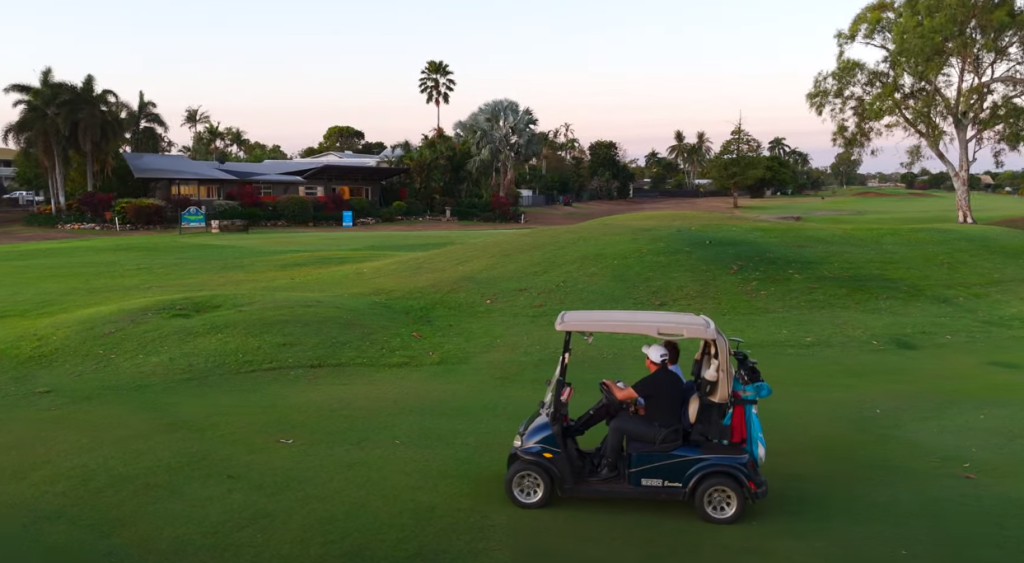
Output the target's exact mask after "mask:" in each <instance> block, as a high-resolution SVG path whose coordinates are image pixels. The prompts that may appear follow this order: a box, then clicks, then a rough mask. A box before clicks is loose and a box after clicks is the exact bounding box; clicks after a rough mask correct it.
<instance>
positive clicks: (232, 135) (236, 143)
mask: <svg viewBox="0 0 1024 563" xmlns="http://www.w3.org/2000/svg"><path fill="white" fill-rule="evenodd" d="M224 142H225V143H227V145H228V146H231V147H233V148H234V149H235V153H236V154H237V155H238V156H242V155H243V154H245V149H246V147H248V146H249V139H246V138H245V131H242V130H241V129H239V128H238V127H225V128H224Z"/></svg>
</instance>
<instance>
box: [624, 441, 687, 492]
mask: <svg viewBox="0 0 1024 563" xmlns="http://www.w3.org/2000/svg"><path fill="white" fill-rule="evenodd" d="M699 456H700V450H698V449H696V448H692V447H686V446H684V447H681V448H678V449H676V450H673V451H670V452H640V453H632V454H630V455H629V484H630V485H631V486H634V487H650V486H656V487H679V488H685V487H686V486H687V485H688V483H687V481H686V476H687V475H688V474H689V473H690V470H691V469H693V467H694V466H696V465H697V464H698V463H700V462H701V461H702V458H701V457H699Z"/></svg>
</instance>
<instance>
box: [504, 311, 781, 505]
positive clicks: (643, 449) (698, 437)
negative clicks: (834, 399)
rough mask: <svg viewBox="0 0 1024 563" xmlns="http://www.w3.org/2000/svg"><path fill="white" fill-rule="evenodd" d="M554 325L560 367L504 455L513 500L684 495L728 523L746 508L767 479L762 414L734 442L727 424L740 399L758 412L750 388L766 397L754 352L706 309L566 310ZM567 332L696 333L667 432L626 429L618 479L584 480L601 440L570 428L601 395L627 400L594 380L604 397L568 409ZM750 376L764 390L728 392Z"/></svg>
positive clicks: (750, 416) (683, 336)
mask: <svg viewBox="0 0 1024 563" xmlns="http://www.w3.org/2000/svg"><path fill="white" fill-rule="evenodd" d="M555 330H558V331H560V332H563V333H565V339H564V344H563V348H562V355H561V357H560V358H559V361H558V368H557V369H556V371H555V375H554V377H553V378H552V379H551V380H550V381H549V382H548V384H547V392H546V393H545V395H544V400H543V401H541V402H540V404H539V405H538V408H537V411H536V412H534V413H533V414H532V415H530V417H529V418H527V419H526V420H525V421H524V422H523V423H522V425H520V427H519V430H518V431H517V432H516V436H515V439H514V440H513V442H512V450H511V452H510V453H509V455H508V460H507V469H508V472H507V474H506V476H505V491H506V493H507V494H508V497H509V499H510V500H511V501H512V502H513V503H514V504H515V505H517V506H519V507H521V508H540V507H542V506H544V505H546V504H547V503H548V502H549V501H550V500H551V497H552V496H553V495H554V494H555V493H556V492H557V493H558V494H559V495H560V496H563V497H596V498H630V499H662V500H676V501H688V502H692V503H693V504H694V506H695V508H696V510H697V513H698V514H699V515H700V516H701V517H702V518H703V519H704V520H706V521H708V522H711V523H715V524H731V523H733V522H735V521H736V520H738V519H739V518H740V516H741V515H742V514H743V511H744V508H745V506H746V504H747V502H754V501H757V500H760V499H763V498H765V496H766V495H767V494H768V483H767V481H766V480H765V479H764V477H763V476H762V475H761V473H760V471H759V465H760V464H761V463H762V462H763V459H764V442H763V437H762V436H761V432H760V422H759V421H758V422H757V424H758V426H757V429H756V430H755V431H754V433H755V435H752V436H749V437H747V436H746V435H745V438H746V439H744V440H742V442H740V443H737V441H736V440H735V434H734V433H731V431H732V430H734V428H735V425H733V427H730V425H729V424H730V422H736V421H735V420H731V419H733V418H736V419H740V420H742V419H743V418H744V417H743V414H742V413H741V414H736V411H737V410H738V411H744V410H745V409H746V411H745V412H746V414H747V421H748V422H752V421H755V420H756V419H757V416H756V407H755V406H753V405H756V402H757V401H756V399H757V397H758V396H760V397H766V396H768V395H769V394H770V393H771V391H770V388H769V387H767V384H766V383H764V382H763V380H761V378H760V372H759V371H758V370H757V368H756V363H757V362H756V361H754V360H751V359H750V358H749V357H748V356H747V355H746V353H744V352H742V351H738V350H737V351H734V352H731V351H730V347H729V339H727V338H726V337H725V335H724V334H722V332H721V331H719V330H718V328H717V327H716V326H715V323H714V322H713V321H712V320H711V319H709V318H707V317H705V316H702V315H701V316H698V315H693V314H689V313H670V312H661V311H568V312H563V313H562V314H560V315H559V316H558V319H557V320H556V322H555ZM573 333H577V334H581V335H582V336H583V337H584V338H586V340H587V342H591V341H592V340H593V336H594V333H615V334H634V335H642V336H648V337H652V338H656V339H658V340H673V341H682V340H693V341H694V344H695V347H696V348H697V349H698V350H697V354H696V356H695V357H694V361H693V367H692V370H691V377H692V379H693V382H692V384H690V383H687V388H688V390H689V392H688V393H687V395H688V396H686V397H685V398H684V403H683V409H682V410H683V417H682V418H683V420H681V421H680V425H679V427H678V428H675V429H672V430H670V431H666V432H664V433H663V435H662V436H661V437H660V438H659V439H658V443H653V444H651V443H641V442H637V441H631V440H629V439H627V440H626V448H625V450H624V453H623V457H622V459H620V460H619V475H620V476H619V477H618V478H617V479H615V480H611V481H604V482H594V481H592V480H590V477H591V476H592V475H594V473H595V472H596V471H597V467H598V464H599V462H600V458H601V449H600V448H596V449H594V450H586V449H583V448H581V447H580V446H579V444H578V443H577V435H578V432H577V431H576V429H578V427H577V424H578V423H580V422H581V421H582V419H583V418H585V417H587V416H588V414H589V413H593V412H595V409H597V408H598V407H600V406H602V404H603V405H605V406H608V405H611V404H612V403H614V405H615V407H616V408H625V407H623V406H622V405H621V404H620V403H619V402H618V401H617V400H616V399H615V397H614V395H612V393H611V392H610V391H608V390H607V389H606V388H605V387H604V386H603V385H600V387H601V392H602V398H601V401H599V402H598V404H597V405H595V406H594V408H591V409H590V410H588V411H587V413H584V414H583V415H582V416H581V417H580V418H578V419H575V420H574V419H572V418H570V417H569V401H570V399H571V398H572V394H573V387H572V383H570V382H569V381H568V380H567V379H566V373H567V368H568V364H569V357H570V354H571V340H572V335H573ZM732 340H734V341H736V342H742V340H739V339H732ZM730 357H731V358H732V359H733V360H734V361H735V362H736V367H735V368H733V366H732V365H731V362H730V361H729V359H730ZM680 363H682V361H681V362H680ZM734 382H735V385H736V386H735V387H734ZM755 384H756V385H759V386H760V387H758V389H762V390H764V391H762V392H761V394H760V395H757V394H755V395H747V394H743V393H742V392H737V393H734V390H737V389H738V390H741V391H742V390H743V389H749V388H751V387H752V386H753V385H755ZM747 397H753V398H747ZM750 409H753V410H752V411H751V410H750ZM734 414H735V415H736V416H733V415H734ZM740 424H744V423H743V422H740ZM731 438H732V439H731Z"/></svg>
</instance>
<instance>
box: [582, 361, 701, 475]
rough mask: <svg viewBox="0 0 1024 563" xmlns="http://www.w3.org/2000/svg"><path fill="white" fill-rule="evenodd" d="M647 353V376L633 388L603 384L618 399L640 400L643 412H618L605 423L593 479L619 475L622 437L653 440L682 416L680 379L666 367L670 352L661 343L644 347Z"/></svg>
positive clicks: (676, 424) (682, 390) (677, 422)
mask: <svg viewBox="0 0 1024 563" xmlns="http://www.w3.org/2000/svg"><path fill="white" fill-rule="evenodd" d="M643 352H644V354H645V355H646V356H647V358H646V360H647V361H646V363H647V370H648V371H650V375H647V376H646V377H644V378H643V379H641V380H640V381H637V382H636V383H634V384H633V386H632V387H626V388H625V389H622V388H620V387H619V386H617V385H616V384H615V383H614V382H611V381H608V380H605V381H603V382H602V385H604V386H605V388H606V389H608V391H609V392H610V393H611V394H612V395H614V396H615V398H616V399H618V400H619V401H634V400H637V399H642V400H643V414H633V413H630V412H629V411H626V410H622V411H619V412H618V413H617V414H616V416H615V418H613V419H612V420H611V422H610V423H609V425H608V436H607V437H606V438H605V441H604V450H603V452H602V455H603V459H602V461H601V467H600V469H599V470H598V473H597V475H595V476H594V477H593V478H592V480H594V481H607V480H609V479H612V478H614V477H616V476H617V475H618V474H619V463H618V462H619V458H621V457H622V440H623V438H627V437H628V438H632V439H634V440H639V441H641V442H650V443H656V442H658V439H659V438H660V437H661V436H662V435H663V434H664V433H665V432H667V431H669V430H671V429H674V428H677V427H678V426H679V425H680V424H681V422H682V419H683V396H684V393H685V388H684V384H683V380H682V379H681V378H680V377H679V376H678V375H676V373H675V372H674V371H672V370H671V369H669V367H668V359H669V353H668V350H666V349H665V347H664V346H662V345H661V344H650V345H647V346H644V347H643Z"/></svg>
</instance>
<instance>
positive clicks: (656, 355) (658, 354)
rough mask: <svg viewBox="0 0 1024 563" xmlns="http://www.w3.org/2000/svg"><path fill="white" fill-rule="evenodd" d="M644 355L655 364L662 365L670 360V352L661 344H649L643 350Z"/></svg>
mask: <svg viewBox="0 0 1024 563" xmlns="http://www.w3.org/2000/svg"><path fill="white" fill-rule="evenodd" d="M641 350H643V352H644V354H647V357H648V358H649V359H650V360H651V361H652V362H654V363H656V364H660V363H661V362H664V361H666V360H668V350H666V349H665V347H664V346H662V345H661V344H647V345H646V346H644V347H643V348H641Z"/></svg>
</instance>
